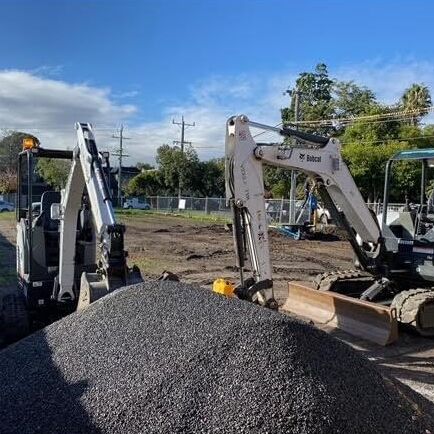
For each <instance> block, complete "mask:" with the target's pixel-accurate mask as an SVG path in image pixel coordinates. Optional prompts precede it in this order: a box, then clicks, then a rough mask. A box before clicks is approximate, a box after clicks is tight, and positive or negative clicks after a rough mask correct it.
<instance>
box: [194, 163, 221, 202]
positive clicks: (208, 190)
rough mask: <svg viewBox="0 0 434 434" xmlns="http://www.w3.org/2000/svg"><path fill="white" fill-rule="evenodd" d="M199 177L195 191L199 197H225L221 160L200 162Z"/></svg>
mask: <svg viewBox="0 0 434 434" xmlns="http://www.w3.org/2000/svg"><path fill="white" fill-rule="evenodd" d="M199 175H200V176H199V178H198V179H197V185H196V188H195V190H196V191H197V192H198V193H199V195H200V196H208V197H212V196H214V197H222V196H224V195H225V163H224V159H223V158H216V159H213V160H209V161H202V162H200V163H199Z"/></svg>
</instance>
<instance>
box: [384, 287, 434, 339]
mask: <svg viewBox="0 0 434 434" xmlns="http://www.w3.org/2000/svg"><path fill="white" fill-rule="evenodd" d="M428 301H431V302H434V290H433V289H432V288H417V289H409V290H407V291H402V292H400V293H399V294H398V295H396V296H395V298H394V299H393V301H392V307H394V308H395V309H396V315H397V318H398V321H399V322H400V323H402V324H405V325H407V326H411V327H413V328H414V329H416V330H417V332H418V333H419V334H421V335H423V336H434V327H431V328H429V329H423V328H422V327H421V325H420V323H419V311H420V309H421V307H422V306H423V305H424V304H425V303H427V302H428Z"/></svg>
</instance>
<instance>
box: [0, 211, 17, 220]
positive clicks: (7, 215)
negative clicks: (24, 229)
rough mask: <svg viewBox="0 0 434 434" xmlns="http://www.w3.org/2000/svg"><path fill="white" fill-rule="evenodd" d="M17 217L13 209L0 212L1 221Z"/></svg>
mask: <svg viewBox="0 0 434 434" xmlns="http://www.w3.org/2000/svg"><path fill="white" fill-rule="evenodd" d="M14 219H15V213H14V212H13V211H5V212H0V221H3V222H12V221H13V220H14Z"/></svg>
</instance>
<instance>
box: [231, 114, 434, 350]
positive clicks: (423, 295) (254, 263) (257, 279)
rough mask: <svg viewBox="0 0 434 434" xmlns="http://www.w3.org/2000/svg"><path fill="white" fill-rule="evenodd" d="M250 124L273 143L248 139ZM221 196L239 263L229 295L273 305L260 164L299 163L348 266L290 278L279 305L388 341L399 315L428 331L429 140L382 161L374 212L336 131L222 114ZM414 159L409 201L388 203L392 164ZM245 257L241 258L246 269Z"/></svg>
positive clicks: (432, 232)
mask: <svg viewBox="0 0 434 434" xmlns="http://www.w3.org/2000/svg"><path fill="white" fill-rule="evenodd" d="M251 128H259V129H262V130H268V131H273V132H274V133H277V134H278V135H279V136H281V137H283V138H284V140H283V142H281V141H280V142H279V143H259V142H258V143H257V142H255V140H254V138H253V136H252V133H251ZM225 155H226V156H225V166H226V167H225V178H226V197H227V200H228V202H229V204H230V207H231V210H232V215H233V225H232V226H233V236H234V246H235V251H236V258H237V267H238V269H239V272H240V282H239V284H238V286H236V287H235V294H236V295H237V296H238V297H239V298H242V299H245V300H249V301H252V302H256V303H258V304H261V305H263V306H266V307H269V308H272V309H277V308H278V304H277V302H276V299H275V296H274V291H273V276H272V266H271V262H270V248H269V238H268V231H267V218H266V212H265V200H264V181H263V167H264V165H270V166H276V167H281V168H285V169H293V170H297V171H299V172H303V173H304V174H306V175H307V176H308V177H310V178H311V179H312V180H313V182H314V183H315V184H316V189H317V191H318V193H319V195H320V198H321V200H322V203H323V204H324V206H325V207H326V208H327V209H328V210H329V211H330V213H331V215H332V218H333V220H334V221H335V222H337V224H338V225H339V226H341V227H342V228H344V229H345V231H346V233H347V236H348V240H349V242H350V244H351V246H352V248H353V250H354V253H355V268H354V269H352V270H345V271H337V272H328V273H324V274H322V275H319V276H317V277H316V278H315V280H314V282H289V288H288V298H287V300H286V302H285V303H284V305H283V309H284V310H287V311H290V312H293V313H295V314H296V315H300V316H302V317H306V318H308V319H310V320H313V321H314V322H318V323H324V324H327V325H330V326H332V327H337V328H340V329H343V330H345V331H347V332H349V333H351V334H353V335H356V336H358V337H362V338H364V339H367V340H370V341H373V342H376V343H379V344H382V345H387V344H389V343H392V342H393V341H395V340H396V339H397V338H398V324H399V325H402V326H404V327H406V328H411V329H412V330H414V331H416V332H417V333H419V334H421V335H423V336H434V207H433V200H432V199H431V196H432V194H431V196H430V199H429V200H428V201H427V186H428V184H429V179H428V178H429V177H428V174H429V173H430V168H432V167H434V149H413V150H408V151H402V152H399V153H397V154H396V155H395V156H393V157H392V158H391V159H390V160H389V161H388V163H387V165H386V171H385V187H384V199H383V212H382V213H381V214H379V215H378V216H376V215H375V213H373V212H372V211H371V210H370V209H369V208H368V206H367V205H366V203H365V201H364V200H363V197H362V195H361V193H360V191H359V189H358V188H357V185H356V183H355V181H354V179H353V177H352V176H351V173H350V171H349V170H348V167H347V166H346V164H345V162H344V161H343V159H342V154H341V145H340V143H339V140H338V139H336V138H333V137H332V138H329V137H322V136H319V135H315V134H310V133H306V132H303V131H299V130H295V129H291V128H287V127H281V128H279V127H273V126H268V125H264V124H260V123H257V122H253V121H250V120H249V119H248V117H247V116H245V115H239V116H233V117H231V118H230V119H229V120H228V121H227V124H226V144H225ZM403 161H405V162H407V161H412V162H417V164H420V173H421V184H420V200H419V201H418V203H413V204H410V203H407V205H406V206H404V207H402V209H400V210H399V211H391V210H388V204H389V198H390V196H391V191H392V187H391V181H392V178H393V174H394V173H395V171H394V170H393V168H394V167H396V166H397V165H399V163H400V162H403ZM246 260H248V261H249V263H250V267H249V268H248V271H250V272H251V274H250V275H246V270H245V269H246Z"/></svg>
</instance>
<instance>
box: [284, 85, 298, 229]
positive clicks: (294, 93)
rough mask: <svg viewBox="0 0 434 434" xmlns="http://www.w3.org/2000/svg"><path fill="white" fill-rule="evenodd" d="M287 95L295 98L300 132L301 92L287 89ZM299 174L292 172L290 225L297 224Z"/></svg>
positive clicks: (296, 127)
mask: <svg viewBox="0 0 434 434" xmlns="http://www.w3.org/2000/svg"><path fill="white" fill-rule="evenodd" d="M285 93H287V94H288V95H289V96H290V97H291V98H292V97H294V121H295V129H296V130H298V124H297V122H298V120H299V114H300V91H299V90H298V89H297V88H295V89H287V90H286V91H285V92H284V94H285ZM291 103H292V99H290V100H289V106H290V107H291ZM297 175H298V174H297V172H296V171H295V170H291V189H290V191H289V224H290V225H294V224H295V211H296V210H295V200H296V195H297Z"/></svg>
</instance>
